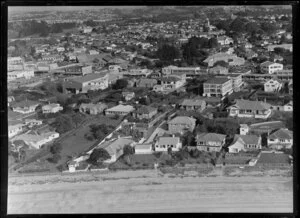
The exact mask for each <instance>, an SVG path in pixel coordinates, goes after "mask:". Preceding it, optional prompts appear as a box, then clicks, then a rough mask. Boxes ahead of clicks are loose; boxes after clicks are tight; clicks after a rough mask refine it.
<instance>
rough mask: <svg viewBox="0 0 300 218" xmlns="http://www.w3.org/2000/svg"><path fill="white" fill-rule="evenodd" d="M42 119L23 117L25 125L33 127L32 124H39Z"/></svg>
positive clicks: (41, 122)
mask: <svg viewBox="0 0 300 218" xmlns="http://www.w3.org/2000/svg"><path fill="white" fill-rule="evenodd" d="M42 124H43V121H42V120H36V119H25V125H27V126H28V127H30V128H31V127H33V126H39V125H42Z"/></svg>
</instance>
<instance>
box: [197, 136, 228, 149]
mask: <svg viewBox="0 0 300 218" xmlns="http://www.w3.org/2000/svg"><path fill="white" fill-rule="evenodd" d="M225 139H226V135H223V134H217V133H198V134H197V136H196V144H197V149H198V150H200V151H209V152H211V151H216V152H219V151H220V150H221V148H222V146H223V145H224V144H225Z"/></svg>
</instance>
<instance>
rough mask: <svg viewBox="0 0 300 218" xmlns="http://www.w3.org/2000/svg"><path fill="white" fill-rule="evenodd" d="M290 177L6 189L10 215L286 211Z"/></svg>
mask: <svg viewBox="0 0 300 218" xmlns="http://www.w3.org/2000/svg"><path fill="white" fill-rule="evenodd" d="M291 186H292V183H291V178H285V177H196V178H193V177H185V178H166V177H161V178H130V179H119V180H107V181H91V182H80V183H56V184H33V185H23V186H17V189H16V188H14V189H11V188H9V189H8V193H9V197H8V212H9V213H10V214H11V213H22V214H23V213H25V214H28V213H29V214H31V213H32V214H34V213H127V212H128V213H152V212H154V213H159V212H272V213H279V212H292V204H293V201H292V188H291Z"/></svg>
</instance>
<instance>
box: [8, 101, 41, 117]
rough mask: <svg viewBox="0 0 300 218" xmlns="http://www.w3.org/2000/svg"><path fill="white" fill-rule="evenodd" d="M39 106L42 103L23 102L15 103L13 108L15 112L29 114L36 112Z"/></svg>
mask: <svg viewBox="0 0 300 218" xmlns="http://www.w3.org/2000/svg"><path fill="white" fill-rule="evenodd" d="M39 104H40V103H38V102H35V101H30V100H23V101H21V102H14V104H13V105H12V106H11V108H12V110H13V111H14V112H18V113H21V114H29V113H33V112H35V109H36V107H37V106H38V105H39Z"/></svg>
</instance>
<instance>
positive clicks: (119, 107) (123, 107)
mask: <svg viewBox="0 0 300 218" xmlns="http://www.w3.org/2000/svg"><path fill="white" fill-rule="evenodd" d="M133 110H134V107H133V106H131V105H121V104H120V105H117V106H115V107H112V108H109V109H107V110H106V111H117V112H128V113H129V112H131V111H133Z"/></svg>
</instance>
